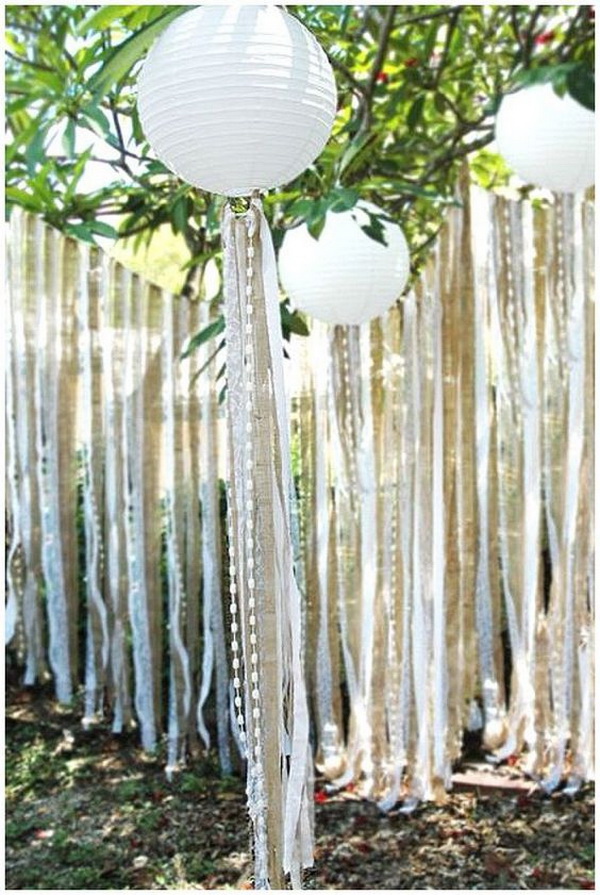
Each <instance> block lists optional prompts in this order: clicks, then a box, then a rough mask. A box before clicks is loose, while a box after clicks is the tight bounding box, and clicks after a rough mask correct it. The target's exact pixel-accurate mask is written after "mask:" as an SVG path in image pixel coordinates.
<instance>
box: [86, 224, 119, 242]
mask: <svg viewBox="0 0 600 895" xmlns="http://www.w3.org/2000/svg"><path fill="white" fill-rule="evenodd" d="M87 227H89V229H90V230H91V231H92V233H97V234H98V236H107V237H108V238H109V239H117V238H118V236H119V234H118V233H117V231H116V230H115V228H114V227H112V226H111V225H110V224H107V223H106V222H105V221H89V222H88V224H87Z"/></svg>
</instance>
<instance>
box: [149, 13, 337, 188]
mask: <svg viewBox="0 0 600 895" xmlns="http://www.w3.org/2000/svg"><path fill="white" fill-rule="evenodd" d="M138 108H139V114H140V120H141V123H142V128H143V130H144V133H145V134H146V137H147V138H148V141H149V142H150V144H151V146H152V148H153V149H154V151H155V152H156V154H157V155H158V157H159V158H160V159H161V160H162V161H163V162H164V163H165V164H166V165H167V166H168V167H169V168H170V169H171V170H172V171H174V172H175V173H176V174H178V175H179V176H180V177H181V178H182V179H183V180H186V181H188V182H189V183H192V184H194V185H195V186H198V187H200V188H201V189H204V190H207V191H210V192H213V193H221V194H224V195H226V196H245V195H249V194H250V193H251V192H252V191H253V190H255V189H258V190H266V189H270V188H272V187H274V186H279V185H281V184H285V183H287V182H289V181H290V180H292V179H293V178H294V177H296V176H297V175H298V174H300V173H301V172H302V171H304V169H305V168H307V167H308V165H310V163H311V162H312V161H313V160H314V159H315V158H316V157H317V156H318V155H319V153H320V152H321V150H322V149H323V147H324V145H325V143H326V142H327V139H328V137H329V133H330V131H331V126H332V124H333V119H334V117H335V112H336V90H335V81H334V77H333V72H332V69H331V65H330V64H329V60H328V59H327V57H326V55H325V53H324V52H323V50H322V49H321V47H320V46H319V44H318V43H317V41H316V40H315V38H314V37H313V35H312V34H311V33H310V32H309V31H307V29H306V28H305V27H304V26H303V25H302V24H301V23H300V22H299V21H298V20H297V19H295V18H294V17H293V16H290V15H288V14H287V13H285V12H284V11H283V10H281V9H279V8H277V7H275V6H269V7H262V6H248V5H237V6H200V7H197V8H195V9H193V10H191V11H190V12H186V13H184V14H183V15H182V16H180V17H179V18H177V19H175V21H173V22H172V23H171V24H170V25H169V26H168V27H167V28H166V29H165V31H164V32H163V33H162V34H161V36H160V37H159V39H158V41H157V42H156V44H155V45H154V46H153V48H152V49H151V51H150V53H149V54H148V58H147V60H146V62H145V65H144V67H143V69H142V72H141V75H140V79H139V84H138Z"/></svg>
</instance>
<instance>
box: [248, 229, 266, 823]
mask: <svg viewBox="0 0 600 895" xmlns="http://www.w3.org/2000/svg"><path fill="white" fill-rule="evenodd" d="M254 230H255V221H254V217H253V216H252V217H251V216H250V215H249V216H248V240H247V246H246V314H245V319H246V324H245V341H244V368H245V373H246V376H245V383H246V407H245V409H246V438H245V441H244V466H245V472H246V481H245V485H246V504H245V519H244V528H245V541H246V544H245V548H246V549H245V553H246V570H247V579H246V587H247V593H248V642H249V644H250V681H249V682H248V690H249V693H250V713H249V714H250V717H251V719H252V736H253V742H252V746H251V748H252V750H253V753H254V755H253V757H254V761H253V763H252V773H253V776H254V787H256V789H255V795H256V797H257V798H258V799H259V801H262V798H261V797H262V796H263V795H264V794H263V792H262V789H263V786H262V783H263V781H262V770H263V768H262V746H261V736H262V730H261V706H260V690H259V659H258V635H257V628H256V579H255V577H254V575H255V557H256V550H255V538H254V514H255V502H254V443H253V417H254V409H255V407H254V397H255V382H256V366H255V357H254V256H255V250H254V244H253V237H254ZM258 807H259V809H260V807H261V806H260V804H259V806H258ZM256 825H257V838H259V837H260V836H261V835H264V833H265V817H264V812H262V811H261V810H258V812H257V816H256Z"/></svg>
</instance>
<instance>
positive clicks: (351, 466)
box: [342, 326, 358, 510]
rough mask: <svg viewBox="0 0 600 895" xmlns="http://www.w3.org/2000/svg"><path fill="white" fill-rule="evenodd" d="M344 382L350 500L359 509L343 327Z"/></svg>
mask: <svg viewBox="0 0 600 895" xmlns="http://www.w3.org/2000/svg"><path fill="white" fill-rule="evenodd" d="M342 382H343V385H344V409H345V421H344V422H345V429H346V434H347V437H348V477H349V479H350V483H349V484H350V495H351V497H350V500H351V503H352V504H353V505H354V507H355V510H356V509H357V506H358V505H357V503H356V495H357V493H358V490H357V471H356V450H355V445H356V432H355V427H354V412H353V403H352V378H351V376H350V351H349V345H348V327H347V326H343V327H342Z"/></svg>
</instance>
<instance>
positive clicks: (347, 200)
mask: <svg viewBox="0 0 600 895" xmlns="http://www.w3.org/2000/svg"><path fill="white" fill-rule="evenodd" d="M359 199H360V193H359V192H357V190H351V189H347V188H344V187H336V188H335V189H334V190H332V191H331V193H330V194H329V196H327V197H326V200H325V201H326V203H327V206H328V208H329V210H330V211H334V212H336V213H339V212H340V211H349V210H350V209H351V208H354V206H355V205H356V203H357V202H358V200H359Z"/></svg>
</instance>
